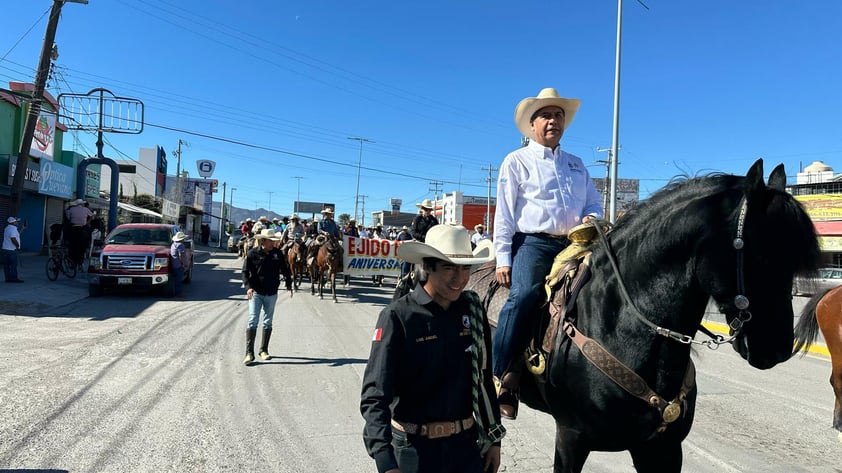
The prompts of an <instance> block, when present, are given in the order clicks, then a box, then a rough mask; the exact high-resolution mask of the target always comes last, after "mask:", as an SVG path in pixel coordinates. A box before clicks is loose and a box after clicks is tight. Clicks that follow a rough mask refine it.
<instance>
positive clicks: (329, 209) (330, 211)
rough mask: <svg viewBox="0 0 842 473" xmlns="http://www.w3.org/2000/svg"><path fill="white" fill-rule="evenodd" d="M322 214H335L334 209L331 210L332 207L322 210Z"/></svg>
mask: <svg viewBox="0 0 842 473" xmlns="http://www.w3.org/2000/svg"><path fill="white" fill-rule="evenodd" d="M320 213H323V214H332V213H333V209H332V208H330V207H325V208H324V209H322V211H321V212H320Z"/></svg>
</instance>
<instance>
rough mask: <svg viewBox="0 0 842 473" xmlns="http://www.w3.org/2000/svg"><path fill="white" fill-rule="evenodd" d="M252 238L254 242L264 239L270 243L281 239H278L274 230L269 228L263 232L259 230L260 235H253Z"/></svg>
mask: <svg viewBox="0 0 842 473" xmlns="http://www.w3.org/2000/svg"><path fill="white" fill-rule="evenodd" d="M254 238H255V239H256V240H264V239H267V238H268V239H270V240H272V241H281V239H280V238H278V237H277V235H275V230H272V229H271V228H267V229H265V230H260V233H258V234H257V235H255V236H254Z"/></svg>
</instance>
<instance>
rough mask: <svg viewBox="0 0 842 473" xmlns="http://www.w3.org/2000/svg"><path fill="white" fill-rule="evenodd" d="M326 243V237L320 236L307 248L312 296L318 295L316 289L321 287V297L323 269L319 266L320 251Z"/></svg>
mask: <svg viewBox="0 0 842 473" xmlns="http://www.w3.org/2000/svg"><path fill="white" fill-rule="evenodd" d="M325 241H326V237H324V236H322V235H319V236H318V237H316V238H315V239H313V242H312V243H311V244H310V246H309V247H308V248H307V272H308V273H309V274H310V294H311V295H316V288H317V287H319V288H320V289H319V296H320V297H321V284H322V277H323V276H322V267H321V266H319V250H320V249H321V247H322V245H323V244H324V242H325Z"/></svg>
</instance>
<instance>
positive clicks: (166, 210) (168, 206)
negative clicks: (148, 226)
mask: <svg viewBox="0 0 842 473" xmlns="http://www.w3.org/2000/svg"><path fill="white" fill-rule="evenodd" d="M161 214H162V215H163V216H164V217H170V218H172V219H178V204H177V203H175V202H173V201H171V200H167V199H164V202H163V205H161Z"/></svg>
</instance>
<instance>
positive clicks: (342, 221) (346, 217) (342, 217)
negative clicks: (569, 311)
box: [336, 214, 351, 227]
mask: <svg viewBox="0 0 842 473" xmlns="http://www.w3.org/2000/svg"><path fill="white" fill-rule="evenodd" d="M349 221H351V214H339V218H337V219H336V222H337V223H338V224H339V225H340V226H342V227H344V226H345V225H348V222H349Z"/></svg>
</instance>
